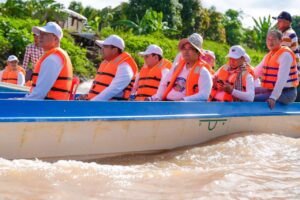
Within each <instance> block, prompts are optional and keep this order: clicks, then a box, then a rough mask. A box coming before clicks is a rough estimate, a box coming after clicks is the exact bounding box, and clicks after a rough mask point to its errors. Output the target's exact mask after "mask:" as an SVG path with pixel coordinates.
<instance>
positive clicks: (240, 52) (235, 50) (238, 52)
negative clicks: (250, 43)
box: [226, 45, 246, 59]
mask: <svg viewBox="0 0 300 200" xmlns="http://www.w3.org/2000/svg"><path fill="white" fill-rule="evenodd" d="M245 55H246V51H245V49H244V48H243V47H241V46H240V45H235V46H232V47H231V48H230V49H229V53H228V54H227V56H226V57H229V58H234V59H238V58H240V57H242V56H245Z"/></svg>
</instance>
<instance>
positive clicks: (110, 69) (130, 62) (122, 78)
mask: <svg viewBox="0 0 300 200" xmlns="http://www.w3.org/2000/svg"><path fill="white" fill-rule="evenodd" d="M96 44H97V45H99V46H100V47H101V48H102V54H103V59H104V61H103V62H102V63H101V64H100V66H99V68H98V72H97V74H96V77H95V79H94V82H93V84H92V86H91V88H90V90H89V93H88V94H85V95H81V96H80V97H78V98H77V100H91V101H108V100H128V99H129V97H130V94H131V89H132V87H133V83H134V81H135V76H136V73H137V65H136V63H135V61H134V59H133V58H132V57H131V56H130V55H129V54H128V53H127V52H124V49H125V43H124V41H123V39H122V38H120V37H119V36H117V35H111V36H109V37H108V38H106V39H105V40H104V41H99V40H98V41H96Z"/></svg>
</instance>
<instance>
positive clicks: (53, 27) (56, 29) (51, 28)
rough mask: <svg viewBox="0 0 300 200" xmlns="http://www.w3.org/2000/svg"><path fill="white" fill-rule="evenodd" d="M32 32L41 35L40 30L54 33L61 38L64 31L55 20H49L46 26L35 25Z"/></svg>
mask: <svg viewBox="0 0 300 200" xmlns="http://www.w3.org/2000/svg"><path fill="white" fill-rule="evenodd" d="M32 32H33V33H35V34H37V35H39V34H40V32H46V33H53V34H54V35H56V37H58V39H60V40H61V38H62V37H63V31H62V29H61V27H60V26H59V25H58V24H57V23H55V22H48V23H47V24H46V26H43V27H38V26H34V27H32Z"/></svg>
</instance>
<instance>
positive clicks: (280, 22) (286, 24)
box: [277, 19, 291, 31]
mask: <svg viewBox="0 0 300 200" xmlns="http://www.w3.org/2000/svg"><path fill="white" fill-rule="evenodd" d="M290 25H291V22H290V21H288V20H286V19H278V21H277V28H278V30H280V31H284V30H285V29H286V28H288V27H290Z"/></svg>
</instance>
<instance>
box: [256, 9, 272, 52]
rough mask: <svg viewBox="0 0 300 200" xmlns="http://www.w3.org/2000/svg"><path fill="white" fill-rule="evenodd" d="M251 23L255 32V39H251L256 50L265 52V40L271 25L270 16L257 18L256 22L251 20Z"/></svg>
mask: <svg viewBox="0 0 300 200" xmlns="http://www.w3.org/2000/svg"><path fill="white" fill-rule="evenodd" d="M253 21H254V23H255V26H254V31H255V37H254V38H252V39H253V40H254V42H255V44H256V49H259V50H261V51H266V50H267V47H266V38H267V34H268V31H269V29H270V27H271V25H272V23H271V16H270V15H269V16H268V17H263V18H261V17H259V19H258V20H256V19H255V18H253Z"/></svg>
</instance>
